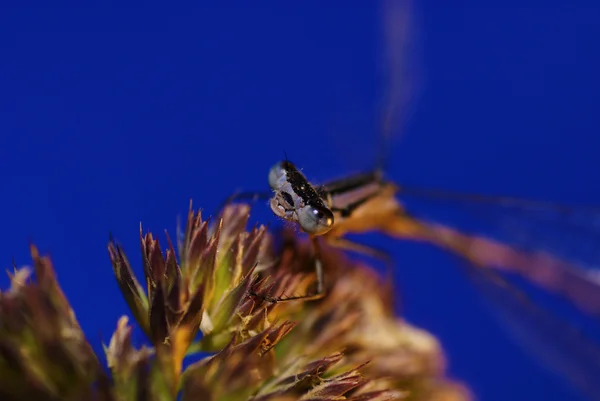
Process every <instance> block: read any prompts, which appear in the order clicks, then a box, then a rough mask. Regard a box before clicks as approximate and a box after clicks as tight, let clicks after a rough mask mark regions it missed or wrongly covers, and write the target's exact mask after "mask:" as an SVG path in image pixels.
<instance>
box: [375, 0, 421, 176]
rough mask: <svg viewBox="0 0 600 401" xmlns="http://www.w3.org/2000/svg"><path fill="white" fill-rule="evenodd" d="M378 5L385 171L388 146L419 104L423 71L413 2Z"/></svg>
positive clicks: (381, 151)
mask: <svg viewBox="0 0 600 401" xmlns="http://www.w3.org/2000/svg"><path fill="white" fill-rule="evenodd" d="M380 4H381V7H380V13H381V21H382V24H381V27H382V37H383V40H382V44H383V46H382V49H381V51H380V54H381V55H382V58H383V59H382V62H381V76H382V77H383V79H382V84H381V88H383V90H384V93H383V94H382V95H381V97H382V99H383V102H384V103H383V107H382V108H381V110H382V113H383V115H382V118H381V121H382V128H381V134H380V148H379V150H378V157H379V160H378V161H377V162H378V164H377V167H378V168H379V169H381V170H384V169H385V168H386V167H387V166H386V165H387V162H388V159H389V152H390V149H391V146H390V145H391V143H392V142H393V141H394V139H396V138H399V137H400V136H401V131H402V129H403V128H404V127H405V125H406V124H405V123H406V120H407V119H408V118H409V117H410V115H411V113H412V112H413V109H414V107H413V106H414V105H415V104H416V102H417V100H418V94H419V88H420V87H421V83H422V77H421V75H420V72H421V71H423V69H422V68H421V66H420V62H419V61H420V52H419V51H418V43H419V40H418V39H419V35H418V32H419V30H418V26H417V25H418V24H417V18H416V13H415V9H414V6H413V4H412V1H410V0H383V1H382V2H381V3H380Z"/></svg>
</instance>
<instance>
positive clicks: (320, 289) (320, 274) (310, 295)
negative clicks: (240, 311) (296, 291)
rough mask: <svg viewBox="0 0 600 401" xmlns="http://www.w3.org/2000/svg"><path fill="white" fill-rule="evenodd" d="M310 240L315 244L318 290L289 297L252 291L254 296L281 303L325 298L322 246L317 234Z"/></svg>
mask: <svg viewBox="0 0 600 401" xmlns="http://www.w3.org/2000/svg"><path fill="white" fill-rule="evenodd" d="M310 240H311V242H312V246H313V252H314V261H315V265H314V266H315V274H316V276H317V289H316V291H314V292H312V293H308V294H304V295H292V296H289V297H285V296H284V297H270V296H265V295H259V294H256V293H253V292H251V293H250V294H251V295H252V296H254V297H259V298H262V299H263V300H265V301H267V302H272V303H279V302H287V301H298V300H304V301H312V300H316V299H320V298H323V296H325V289H324V283H325V279H324V277H323V262H322V261H321V247H320V245H319V241H318V239H317V237H316V236H311V237H310Z"/></svg>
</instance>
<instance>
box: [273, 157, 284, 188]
mask: <svg viewBox="0 0 600 401" xmlns="http://www.w3.org/2000/svg"><path fill="white" fill-rule="evenodd" d="M285 178H286V170H285V168H284V167H283V163H282V162H279V163H277V164H276V165H274V166H273V167H271V169H270V170H269V186H270V187H271V189H272V190H273V191H277V190H279V189H280V188H281V184H282V183H283V182H284V180H285Z"/></svg>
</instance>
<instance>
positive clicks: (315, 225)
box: [298, 205, 333, 235]
mask: <svg viewBox="0 0 600 401" xmlns="http://www.w3.org/2000/svg"><path fill="white" fill-rule="evenodd" d="M298 222H299V223H300V227H302V230H303V231H304V232H306V233H307V234H312V235H323V234H325V233H326V232H327V231H329V230H331V228H332V227H333V213H331V210H329V209H327V208H326V207H323V206H314V205H306V206H304V207H303V208H302V209H300V210H299V211H298Z"/></svg>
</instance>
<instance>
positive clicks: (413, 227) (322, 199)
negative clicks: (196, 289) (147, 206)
mask: <svg viewBox="0 0 600 401" xmlns="http://www.w3.org/2000/svg"><path fill="white" fill-rule="evenodd" d="M398 3H400V2H396V3H395V4H398ZM396 16H397V14H396ZM386 17H389V19H393V18H394V13H393V12H392V13H388V15H387V16H386ZM403 21H405V19H404V20H403ZM400 25H402V23H399V24H398V23H397V24H395V25H394V24H393V27H392V30H394V29H395V28H398V26H400ZM396 81H397V80H396ZM397 84H398V82H392V85H391V86H392V87H391V88H390V91H391V92H394V91H396V89H397V88H396V87H395V85H397ZM394 99H396V101H394ZM397 99H398V97H397V96H396V97H393V99H392V101H391V106H390V113H389V114H393V112H394V111H395V109H396V108H397V106H398V105H399V103H402V102H398V101H397ZM384 120H385V121H384V129H383V135H382V137H383V138H384V142H386V141H389V138H390V130H391V128H390V127H391V125H393V124H392V123H391V119H390V118H386V119H384ZM388 145H389V143H388ZM385 148H389V146H386V147H385ZM385 159H386V158H385V157H382V161H381V162H380V163H379V166H378V167H377V168H375V169H374V170H373V171H370V172H365V173H359V174H355V175H349V176H347V177H343V178H340V179H336V180H333V181H329V182H325V183H323V184H313V183H311V182H310V181H309V180H308V179H307V178H306V176H305V175H304V174H303V173H302V172H300V170H299V169H298V168H296V166H295V165H294V164H293V163H292V162H290V161H289V160H287V159H286V160H284V161H282V162H279V163H277V164H275V165H274V166H273V167H272V168H271V170H270V171H269V180H268V181H269V185H270V187H271V191H267V192H263V191H260V192H244V193H239V194H236V195H234V196H232V197H231V198H230V199H229V200H228V201H233V200H236V199H265V200H266V199H269V204H270V208H271V210H272V211H273V213H274V214H275V215H277V216H279V217H281V218H283V219H285V220H287V221H289V222H292V223H294V224H297V226H298V227H299V228H300V229H301V230H302V231H304V232H305V233H307V234H308V236H309V238H310V240H311V242H312V244H313V249H314V254H315V266H314V267H315V273H316V279H317V280H316V282H317V283H316V289H315V290H314V291H312V292H310V293H307V294H285V295H283V296H280V297H276V296H272V297H270V298H269V299H267V300H269V301H273V302H282V301H289V300H310V299H317V298H320V297H322V296H323V295H324V292H323V289H324V288H325V286H324V283H323V281H324V278H323V266H322V262H321V258H320V241H325V242H327V243H328V244H330V245H333V246H337V247H341V248H344V249H347V250H352V251H358V252H362V253H366V254H369V255H372V256H376V257H385V254H382V252H380V251H378V250H375V249H372V248H370V247H367V246H365V245H363V244H359V243H356V242H353V241H350V240H349V239H348V238H347V237H346V235H348V234H360V233H367V232H381V233H383V234H386V235H388V236H391V237H394V238H397V239H402V240H413V241H414V240H416V241H425V242H429V243H432V244H434V245H436V246H438V247H440V248H443V249H445V250H447V251H449V252H451V253H454V254H456V255H459V256H460V257H461V258H463V259H464V260H465V261H467V262H468V263H467V264H468V266H474V267H475V268H474V269H470V272H474V273H475V274H474V276H476V277H475V278H476V279H481V280H479V282H480V283H483V285H486V286H487V288H486V292H487V294H486V295H489V296H492V297H494V296H495V295H496V294H499V293H507V292H508V293H511V294H512V295H519V296H521V295H523V293H521V292H519V291H517V290H516V289H514V288H513V287H512V286H511V285H509V284H508V282H506V281H504V280H503V279H501V278H500V277H501V276H498V275H496V274H488V273H490V272H494V271H504V272H509V273H516V274H517V275H519V276H521V277H522V278H524V279H525V280H526V281H528V282H531V283H533V284H535V285H537V286H538V287H539V288H541V289H543V290H545V291H547V292H548V293H551V294H554V295H559V296H560V297H563V298H565V299H567V300H569V301H570V302H571V303H572V304H573V305H574V306H576V307H577V308H579V309H580V310H581V311H583V312H584V313H586V314H589V315H591V316H592V317H593V318H594V319H597V318H598V317H600V272H599V270H598V269H597V268H596V267H591V268H590V267H587V268H586V267H583V266H582V265H580V264H578V263H576V262H574V261H569V260H567V259H565V258H561V257H559V256H557V255H556V254H554V253H552V252H543V251H539V250H533V251H531V250H522V249H518V248H517V247H515V246H512V245H508V244H507V243H504V242H502V241H498V240H495V239H492V238H491V236H490V237H488V236H486V237H484V236H479V235H475V234H467V233H466V232H464V231H461V230H458V229H455V228H453V227H452V226H450V225H445V224H440V223H438V222H431V221H428V220H425V219H422V218H419V217H417V216H416V215H415V214H412V213H411V212H409V210H408V209H407V208H406V207H405V203H402V202H401V201H400V200H399V199H397V197H402V196H403V195H405V196H413V197H417V198H421V199H423V200H426V199H438V200H441V199H445V200H448V201H454V200H461V201H462V200H465V201H469V202H470V203H471V204H479V205H484V204H490V205H491V204H494V205H500V206H501V207H504V208H507V209H508V208H513V209H514V210H518V209H520V210H529V211H532V214H536V213H537V214H541V215H544V214H552V215H561V216H574V215H577V214H582V215H583V216H584V218H583V219H584V220H588V221H593V220H594V219H595V220H596V221H600V218H599V217H600V208H598V209H596V208H589V207H588V208H576V207H563V206H558V205H555V204H550V203H545V202H537V201H525V200H519V199H515V198H506V197H485V196H478V195H468V194H466V195H465V194H456V193H449V192H444V191H436V190H420V189H416V188H410V187H407V186H403V185H400V184H397V183H394V182H392V181H390V180H388V179H386V178H385V176H384V174H383V171H384V168H383V166H384V165H385V163H384V161H385ZM489 217H490V215H485V216H484V218H489ZM574 228H575V229H577V230H582V231H585V230H587V229H588V228H589V225H588V226H586V225H585V224H583V225H579V224H578V223H574ZM592 237H593V235H592ZM599 245H600V244H599V243H598V242H592V244H591V246H592V247H598V246H599ZM550 247H552V245H550ZM494 269H495V270H494ZM479 273H481V274H479ZM521 301H525V302H521ZM496 305H497V306H498V308H499V309H504V310H508V309H512V310H516V311H517V314H513V315H511V316H510V320H511V322H510V323H515V321H516V320H518V321H519V322H518V323H519V327H518V328H517V330H519V331H520V334H521V335H523V333H525V336H526V337H528V339H527V341H528V344H527V345H528V348H530V349H532V350H534V351H537V352H536V354H537V356H538V357H539V358H540V359H542V360H544V361H545V362H546V364H547V365H552V366H551V367H552V368H554V369H555V370H557V371H558V372H560V373H562V374H563V375H565V376H568V377H569V378H570V379H571V380H572V381H574V382H575V383H576V384H577V386H579V387H580V388H582V389H584V391H585V392H586V393H587V394H589V395H591V396H592V397H594V399H600V383H598V380H597V379H598V378H599V377H600V352H599V350H598V347H597V344H596V343H595V342H594V341H591V340H589V339H588V338H587V337H584V336H582V335H581V333H579V332H578V331H576V330H574V329H573V326H570V325H568V324H566V322H563V321H561V320H560V319H558V318H556V319H555V317H554V316H552V314H550V313H547V312H546V311H545V310H544V309H543V308H541V307H540V308H538V307H537V306H536V305H534V304H533V303H529V300H528V299H527V297H524V298H523V297H522V298H521V299H519V298H517V297H514V296H513V297H512V298H511V297H503V298H502V300H501V301H500V302H499V303H496ZM510 313H513V312H512V311H511V312H510ZM515 316H516V317H515ZM563 323H565V324H563Z"/></svg>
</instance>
